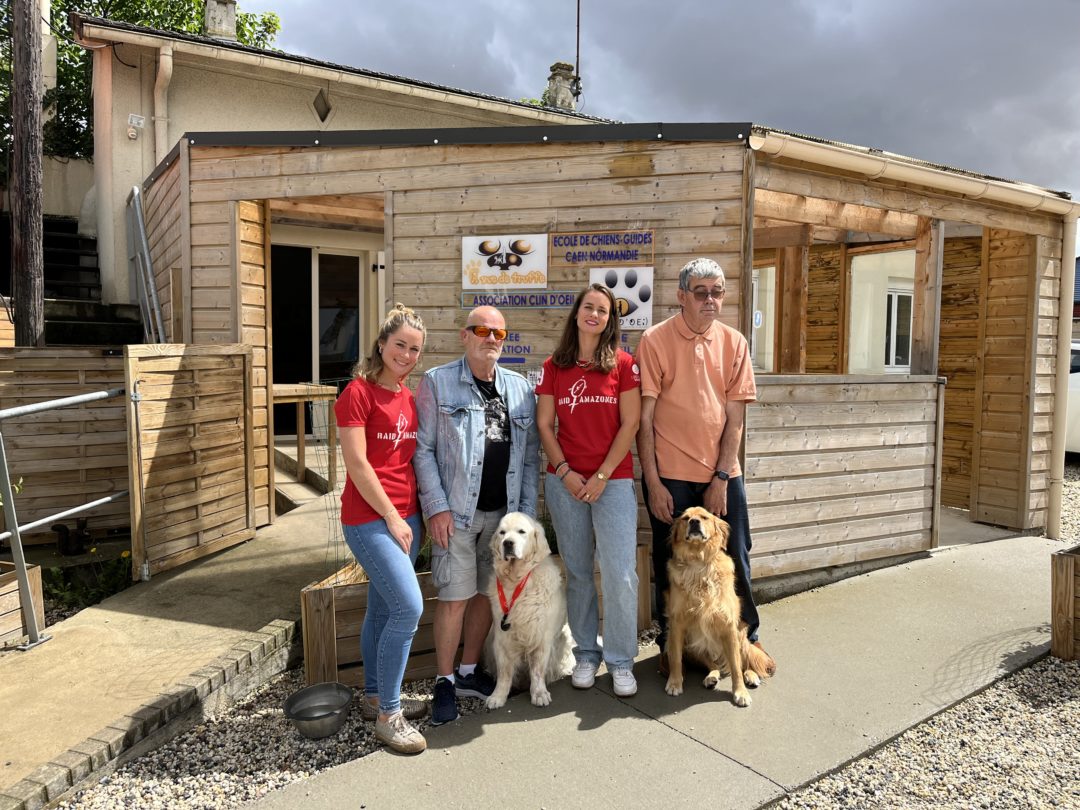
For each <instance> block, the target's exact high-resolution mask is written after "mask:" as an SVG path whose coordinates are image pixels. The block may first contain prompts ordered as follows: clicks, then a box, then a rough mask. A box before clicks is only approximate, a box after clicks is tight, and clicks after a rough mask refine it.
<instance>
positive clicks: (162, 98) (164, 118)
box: [154, 44, 173, 165]
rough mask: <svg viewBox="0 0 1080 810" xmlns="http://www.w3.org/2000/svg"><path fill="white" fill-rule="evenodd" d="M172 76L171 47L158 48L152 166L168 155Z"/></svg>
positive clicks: (168, 45)
mask: <svg viewBox="0 0 1080 810" xmlns="http://www.w3.org/2000/svg"><path fill="white" fill-rule="evenodd" d="M172 75H173V46H172V45H170V44H164V45H162V46H161V47H160V48H158V60H157V78H156V79H155V80H154V164H155V165H158V164H160V163H161V162H162V161H163V160H165V157H166V156H167V155H168V154H169V83H170V82H171V81H172Z"/></svg>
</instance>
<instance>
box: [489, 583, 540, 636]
mask: <svg viewBox="0 0 1080 810" xmlns="http://www.w3.org/2000/svg"><path fill="white" fill-rule="evenodd" d="M535 570H536V569H535V568H530V569H529V573H527V574H526V575H525V576H524V577H522V579H521V582H519V583H518V584H517V587H516V588H514V595H513V596H511V597H510V604H509V605H508V604H506V591H504V590H503V586H502V581H501V580H499V579H496V580H495V585H496V586H497V587H498V589H499V607H501V608H502V612H503V617H502V621H501V622H499V627H501V628H502V629H503V630H509V629H510V609H511V608H512V607H513V606H514V603H515V602H516V601H517V599H518V597H519V596H521V592H522V591H523V590H525V583H526V582H528V581H529V577H531V576H532V572H533V571H535Z"/></svg>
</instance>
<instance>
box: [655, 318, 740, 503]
mask: <svg viewBox="0 0 1080 810" xmlns="http://www.w3.org/2000/svg"><path fill="white" fill-rule="evenodd" d="M637 362H638V366H640V368H641V395H642V396H643V397H656V410H655V412H654V416H653V430H654V433H655V436H656V440H655V443H656V464H657V468H658V470H659V473H660V477H661V478H674V479H677V480H680V481H696V482H701V483H704V482H706V481H709V480H711V479H712V477H713V471H714V470H716V464H717V460H718V459H719V457H720V436H721V435H722V434H723V432H724V424H725V423H726V421H727V418H726V415H725V413H724V405H725V404H726V403H727V402H740V401H741V402H753V401H754V400H756V399H757V386H756V385H755V384H754V369H753V366H752V364H751V361H750V351H749V348H748V347H747V345H746V338H744V337H743V336H742V334H741V333H739V332H738V331H737V330H735V329H732V328H731V327H730V326H727V325H726V324H722V323H720V322H719V321H713V323H712V326H711V327H710V328H709V329H708V331H706V332H705V334H703V335H698V334H695V333H694V332H692V331H691V330H690V327H688V326H687V325H686V321H685V320H683V316H682V313H679V314H677V315H674V316H672V317H671V318H668V319H667V320H666V321H664V322H663V323H658V324H657V325H656V326H651V327H649V328H648V329H646V330H645V332H644V333H643V334H642V336H641V342H640V343H639V344H638V350H637ZM728 472H729V473H730V474H731V475H741V474H742V471H741V469H739V468H738V462H736V469H733V470H728Z"/></svg>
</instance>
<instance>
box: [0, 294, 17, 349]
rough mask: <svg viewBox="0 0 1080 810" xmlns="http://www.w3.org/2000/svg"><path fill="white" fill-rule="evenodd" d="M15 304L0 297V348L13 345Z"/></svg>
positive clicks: (8, 299)
mask: <svg viewBox="0 0 1080 810" xmlns="http://www.w3.org/2000/svg"><path fill="white" fill-rule="evenodd" d="M14 314H15V302H14V301H13V300H12V299H10V298H5V297H4V296H0V348H6V347H9V346H14V345H15V321H14V320H12V318H13V317H14Z"/></svg>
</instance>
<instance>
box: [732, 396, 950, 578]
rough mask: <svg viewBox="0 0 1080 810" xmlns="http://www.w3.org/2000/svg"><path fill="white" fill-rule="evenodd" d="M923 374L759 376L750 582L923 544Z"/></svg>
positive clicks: (928, 517) (750, 474)
mask: <svg viewBox="0 0 1080 810" xmlns="http://www.w3.org/2000/svg"><path fill="white" fill-rule="evenodd" d="M938 388H939V383H938V382H937V381H936V379H935V378H933V377H908V378H904V379H896V378H891V377H830V376H816V375H815V376H809V375H807V376H776V377H773V376H767V377H766V376H763V377H760V378H759V379H758V402H757V403H755V404H753V405H751V406H750V407H749V408H748V409H747V414H746V464H745V475H746V493H747V501H748V502H749V505H750V525H751V528H752V530H753V533H754V548H753V552H752V554H751V559H752V561H753V568H754V575H755V576H756V577H765V576H773V575H776V574H786V573H792V572H795V571H805V570H811V569H815V568H823V567H826V566H833V565H842V564H846V563H853V562H859V561H862V560H869V559H875V558H878V557H888V556H894V555H899V554H908V553H912V552H916V551H922V550H925V549H928V548H930V547H931V546H932V544H933V528H934V526H933V519H934V499H935V491H934V488H935V470H934V464H935V458H936V452H935V444H936V442H937V411H938V401H939V400H938Z"/></svg>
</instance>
